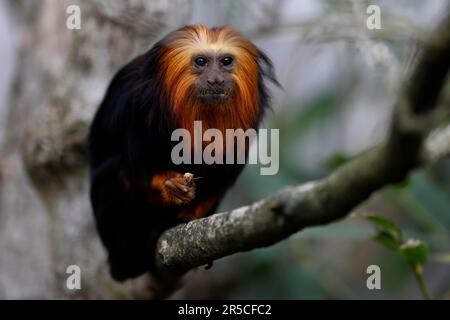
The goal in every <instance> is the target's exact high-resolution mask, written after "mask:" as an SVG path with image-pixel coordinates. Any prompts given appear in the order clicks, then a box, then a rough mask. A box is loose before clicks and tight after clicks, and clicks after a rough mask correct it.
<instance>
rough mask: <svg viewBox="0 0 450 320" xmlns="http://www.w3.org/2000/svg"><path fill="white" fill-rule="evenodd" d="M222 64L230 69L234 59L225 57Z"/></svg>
mask: <svg viewBox="0 0 450 320" xmlns="http://www.w3.org/2000/svg"><path fill="white" fill-rule="evenodd" d="M220 62H221V63H222V65H223V66H225V67H228V66H230V65H231V64H232V63H233V58H232V57H223V58H222V59H221V60H220Z"/></svg>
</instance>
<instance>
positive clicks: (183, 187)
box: [163, 172, 195, 206]
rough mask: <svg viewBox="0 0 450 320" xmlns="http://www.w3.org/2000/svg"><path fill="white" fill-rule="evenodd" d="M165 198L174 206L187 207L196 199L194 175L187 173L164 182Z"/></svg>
mask: <svg viewBox="0 0 450 320" xmlns="http://www.w3.org/2000/svg"><path fill="white" fill-rule="evenodd" d="M163 196H164V198H166V200H167V201H168V202H169V203H171V204H174V205H178V206H181V205H185V204H187V203H189V202H191V201H192V199H194V198H195V183H194V175H193V174H192V173H189V172H186V173H185V174H181V173H180V174H177V175H176V176H175V177H172V178H169V179H167V180H166V181H165V182H164V188H163Z"/></svg>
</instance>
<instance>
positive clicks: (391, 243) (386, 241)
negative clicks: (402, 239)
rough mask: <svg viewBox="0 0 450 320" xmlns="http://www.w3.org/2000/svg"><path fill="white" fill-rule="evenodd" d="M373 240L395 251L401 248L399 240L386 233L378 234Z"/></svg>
mask: <svg viewBox="0 0 450 320" xmlns="http://www.w3.org/2000/svg"><path fill="white" fill-rule="evenodd" d="M373 240H375V241H376V242H378V243H380V244H382V245H383V246H385V247H386V248H388V249H391V250H393V251H398V249H399V248H400V244H399V242H398V241H397V239H395V238H393V237H392V236H391V234H389V233H386V232H384V231H380V232H379V233H377V234H376V235H375V236H374V237H373Z"/></svg>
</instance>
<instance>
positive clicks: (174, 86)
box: [161, 25, 259, 136]
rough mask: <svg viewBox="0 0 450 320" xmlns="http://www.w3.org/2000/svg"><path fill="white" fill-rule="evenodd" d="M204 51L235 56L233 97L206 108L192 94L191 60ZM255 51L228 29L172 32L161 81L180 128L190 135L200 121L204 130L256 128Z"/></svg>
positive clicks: (198, 27)
mask: <svg viewBox="0 0 450 320" xmlns="http://www.w3.org/2000/svg"><path fill="white" fill-rule="evenodd" d="M205 51H216V52H220V53H229V54H232V55H234V56H235V57H236V66H235V70H234V72H233V74H232V77H233V79H234V86H235V90H234V94H233V96H232V97H230V99H229V100H228V101H227V102H225V103H222V104H221V105H215V106H205V105H203V103H202V102H201V101H199V100H198V99H197V98H196V95H195V94H194V83H195V74H194V71H193V70H192V67H191V59H192V57H193V56H194V55H195V54H199V53H202V52H205ZM257 60H258V50H257V48H256V47H255V46H254V45H253V44H252V43H251V42H250V41H249V40H247V39H246V38H244V37H243V36H242V35H240V34H239V33H238V32H236V31H235V30H233V29H232V28H230V27H222V28H211V29H209V28H207V27H206V26H203V25H191V26H188V27H186V28H184V29H181V30H180V31H177V32H174V33H173V34H172V36H171V38H170V39H169V40H168V43H167V45H166V51H165V53H164V54H163V55H162V59H161V79H163V80H164V86H165V91H166V92H167V93H168V96H169V100H170V102H171V103H170V104H171V107H172V113H173V115H174V117H175V119H176V121H177V123H178V125H179V126H180V127H182V128H185V129H188V130H189V131H190V132H191V136H192V135H193V124H194V121H195V120H201V121H202V125H203V131H205V130H207V129H209V128H217V129H219V130H221V131H222V133H223V134H225V129H237V128H242V129H244V130H247V129H249V128H252V127H254V126H255V125H256V121H257V114H258V100H259V97H258V76H259V69H258V62H257Z"/></svg>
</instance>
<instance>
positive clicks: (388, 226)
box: [367, 215, 402, 246]
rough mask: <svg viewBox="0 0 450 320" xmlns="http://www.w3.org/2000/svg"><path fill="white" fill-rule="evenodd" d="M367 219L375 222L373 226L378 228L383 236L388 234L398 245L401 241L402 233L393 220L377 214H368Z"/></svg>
mask: <svg viewBox="0 0 450 320" xmlns="http://www.w3.org/2000/svg"><path fill="white" fill-rule="evenodd" d="M367 220H369V221H370V222H372V223H373V224H375V226H376V227H377V228H378V229H379V230H380V233H382V234H385V235H384V236H383V237H387V236H389V237H390V238H391V239H392V240H393V241H395V242H396V243H397V244H398V246H399V245H400V243H401V241H402V233H401V231H400V229H399V228H398V227H397V226H396V225H395V223H394V222H392V221H391V220H389V219H387V218H384V217H380V216H377V215H370V216H368V217H367Z"/></svg>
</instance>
